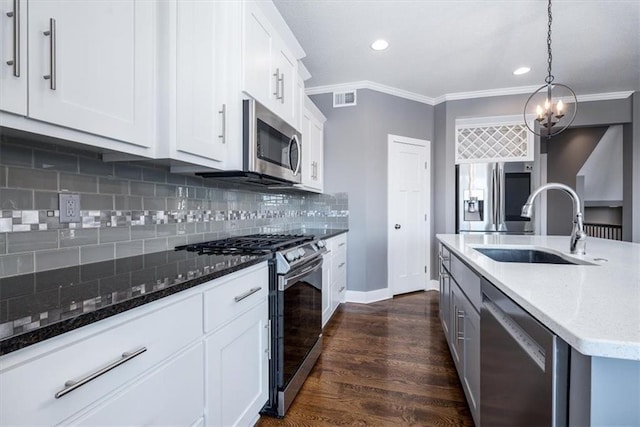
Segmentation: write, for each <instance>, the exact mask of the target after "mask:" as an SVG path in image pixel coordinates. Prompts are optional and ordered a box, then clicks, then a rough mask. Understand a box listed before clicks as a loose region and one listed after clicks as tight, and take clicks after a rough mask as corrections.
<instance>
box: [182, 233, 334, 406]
mask: <svg viewBox="0 0 640 427" xmlns="http://www.w3.org/2000/svg"><path fill="white" fill-rule="evenodd" d="M176 249H177V250H182V249H184V250H189V251H195V252H198V253H201V254H236V255H237V254H249V253H250V254H256V253H273V254H274V256H273V258H272V260H271V261H269V274H270V278H269V322H270V328H271V329H270V331H271V335H270V336H271V355H270V366H269V388H270V390H269V401H268V402H267V403H266V404H265V406H264V408H263V410H262V413H263V414H267V415H272V416H277V417H283V416H284V415H285V413H286V412H287V409H289V406H290V405H291V403H292V402H293V399H294V398H295V396H296V394H297V393H298V391H299V390H300V387H302V384H303V383H304V381H305V379H306V378H307V376H308V375H309V372H310V371H311V369H312V368H313V365H314V364H315V362H316V360H317V359H318V357H319V356H320V353H321V351H322V255H323V254H324V253H325V252H326V248H325V242H324V241H323V240H320V239H316V238H315V237H313V236H309V235H294V234H253V235H249V236H240V237H230V238H227V239H222V240H215V241H211V242H203V243H198V244H193V245H186V246H180V247H177V248H176Z"/></svg>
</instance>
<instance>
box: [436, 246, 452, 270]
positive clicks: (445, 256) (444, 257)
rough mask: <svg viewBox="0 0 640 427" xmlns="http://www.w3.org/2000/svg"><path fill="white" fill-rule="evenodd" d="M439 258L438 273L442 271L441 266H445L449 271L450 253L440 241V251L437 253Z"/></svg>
mask: <svg viewBox="0 0 640 427" xmlns="http://www.w3.org/2000/svg"><path fill="white" fill-rule="evenodd" d="M438 255H439V258H440V265H441V268H440V273H443V271H442V267H444V268H446V269H447V270H448V271H451V253H450V252H449V249H447V247H446V246H445V245H443V244H442V243H440V253H439V254H438Z"/></svg>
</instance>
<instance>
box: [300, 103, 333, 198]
mask: <svg viewBox="0 0 640 427" xmlns="http://www.w3.org/2000/svg"><path fill="white" fill-rule="evenodd" d="M326 120H327V119H326V118H325V117H324V115H323V114H322V113H321V112H320V110H319V109H318V108H317V107H316V106H315V105H314V104H313V102H312V101H311V100H310V99H309V97H307V96H305V100H304V106H303V110H302V147H303V148H302V184H301V185H300V188H303V189H305V190H310V191H314V192H318V193H322V191H323V189H324V122H325V121H326Z"/></svg>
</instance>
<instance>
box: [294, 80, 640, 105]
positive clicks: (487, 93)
mask: <svg viewBox="0 0 640 427" xmlns="http://www.w3.org/2000/svg"><path fill="white" fill-rule="evenodd" d="M539 88H540V86H537V85H536V86H519V87H512V88H504V89H489V90H477V91H471V92H456V93H447V94H445V95H441V96H439V97H437V98H431V97H428V96H424V95H420V94H417V93H415V92H409V91H406V90H403V89H398V88H395V87H393V86H387V85H383V84H380V83H376V82H372V81H369V80H361V81H357V82H350V83H340V84H335V85H326V86H314V87H309V88H306V89H305V92H306V94H307V95H319V94H322V93H331V92H345V91H349V90H354V89H370V90H375V91H378V92H382V93H386V94H388V95H394V96H398V97H400V98H405V99H410V100H412V101H416V102H421V103H423V104H427V105H437V104H440V103H442V102H446V101H458V100H462V99H474V98H487V97H491V96H508V95H523V94H530V93H533V92H534V91H535V90H538V89H539ZM632 94H633V91H621V92H605V93H594V94H585V95H578V96H577V97H578V102H590V101H606V100H612V99H625V98H628V97H629V96H631V95H632ZM563 101H564V99H563ZM571 101H573V100H571Z"/></svg>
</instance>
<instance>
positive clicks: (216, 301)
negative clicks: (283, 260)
mask: <svg viewBox="0 0 640 427" xmlns="http://www.w3.org/2000/svg"><path fill="white" fill-rule="evenodd" d="M268 294H269V269H268V268H267V265H266V263H264V264H261V265H260V266H259V267H253V268H248V269H245V270H240V271H239V272H236V273H234V274H233V275H231V276H229V277H228V278H226V279H221V280H220V283H219V284H218V285H217V286H215V287H214V288H213V289H211V290H209V291H206V292H205V293H204V307H205V309H204V329H205V332H210V331H213V330H214V329H217V328H218V327H220V326H222V325H224V324H225V323H227V322H229V321H230V320H232V319H234V318H236V317H238V316H239V315H240V314H242V313H244V312H245V311H247V310H248V309H250V308H251V307H253V306H254V305H256V304H257V303H258V302H260V301H262V300H264V299H265V298H266V297H267V295H268Z"/></svg>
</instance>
